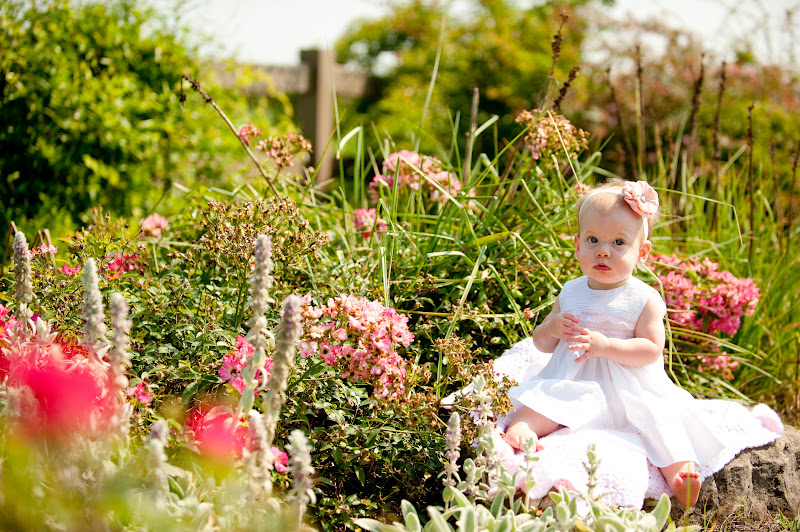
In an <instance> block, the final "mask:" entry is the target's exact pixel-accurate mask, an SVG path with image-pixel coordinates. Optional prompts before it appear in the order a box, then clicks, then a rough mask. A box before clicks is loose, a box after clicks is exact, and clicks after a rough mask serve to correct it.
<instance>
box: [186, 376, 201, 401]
mask: <svg viewBox="0 0 800 532" xmlns="http://www.w3.org/2000/svg"><path fill="white" fill-rule="evenodd" d="M199 384H200V379H197V380H195V381H194V382H192V383H191V384H190V385H189V386H187V387H186V389H185V390H184V391H183V400H184V401H185V402H189V401H190V400H191V399H192V397H194V394H195V393H197V386H198V385H199Z"/></svg>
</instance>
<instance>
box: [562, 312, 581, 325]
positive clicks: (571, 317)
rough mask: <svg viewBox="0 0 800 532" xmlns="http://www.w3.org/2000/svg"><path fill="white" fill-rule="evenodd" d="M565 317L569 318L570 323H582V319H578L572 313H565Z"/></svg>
mask: <svg viewBox="0 0 800 532" xmlns="http://www.w3.org/2000/svg"><path fill="white" fill-rule="evenodd" d="M564 317H565V318H567V319H568V320H570V321H574V322H575V323H580V322H581V320H580V318H578V316H576V315H575V314H573V313H571V312H565V313H564Z"/></svg>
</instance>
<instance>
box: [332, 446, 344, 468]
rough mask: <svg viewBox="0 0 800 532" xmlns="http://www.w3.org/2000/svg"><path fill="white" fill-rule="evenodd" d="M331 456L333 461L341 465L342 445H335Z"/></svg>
mask: <svg viewBox="0 0 800 532" xmlns="http://www.w3.org/2000/svg"><path fill="white" fill-rule="evenodd" d="M331 456H333V463H334V464H336V465H339V464H341V463H342V448H341V447H334V448H333V450H332V451H331Z"/></svg>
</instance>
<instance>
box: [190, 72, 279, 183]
mask: <svg viewBox="0 0 800 532" xmlns="http://www.w3.org/2000/svg"><path fill="white" fill-rule="evenodd" d="M183 80H186V81H188V82H189V84H190V85H191V86H192V88H193V89H194V90H196V91H197V92H199V93H200V96H202V97H203V99H204V100H205V101H206V103H210V104H211V107H213V108H214V110H216V111H217V113H219V116H221V117H222V119H223V120H224V121H225V123H226V124H228V127H229V128H230V129H231V131H233V134H234V135H236V138H238V139H239V142H240V143H241V144H242V147H243V148H244V150H245V151H246V152H247V155H249V156H250V159H251V160H252V161H253V164H255V165H256V168H258V171H259V173H261V175H262V176H263V177H264V179H266V180H267V184H268V185H269V188H271V189H272V193H273V194H275V196H277V197H280V194H279V193H278V190H277V189H276V188H275V185H274V184H273V183H272V180H271V179H270V178H269V176H268V175H267V172H266V170H264V167H263V166H261V163H260V162H258V159H257V158H256V155H255V154H254V153H253V150H251V149H250V146H248V145H247V144H246V143H245V142H244V140H242V138H241V137H239V132H238V131H236V126H234V125H233V122H231V120H230V118H228V117H227V115H226V114H225V113H224V112H223V111H222V109H220V107H219V105H217V102H215V101H214V98H212V97H211V96H209V94H208V93H207V92H206V91H204V90H203V88H202V87H201V86H200V82H199V81H197V80H196V79H194V78H193V77H192V76H190V75H189V74H183V75H181V82H183ZM182 91H183V86H181V102H183V101H185V99H186V97H185V96H184V95H183V92H182Z"/></svg>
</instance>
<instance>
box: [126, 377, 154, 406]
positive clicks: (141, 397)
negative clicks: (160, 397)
mask: <svg viewBox="0 0 800 532" xmlns="http://www.w3.org/2000/svg"><path fill="white" fill-rule="evenodd" d="M125 393H127V394H128V395H135V396H136V400H137V401H139V402H140V403H142V404H143V405H145V406H147V405H149V404H150V403H152V402H153V396H152V395H150V392H148V391H147V388H146V386H145V383H144V382H140V383H139V384H137V385H136V386H135V387H134V388H128V389H127V390H126V392H125Z"/></svg>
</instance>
